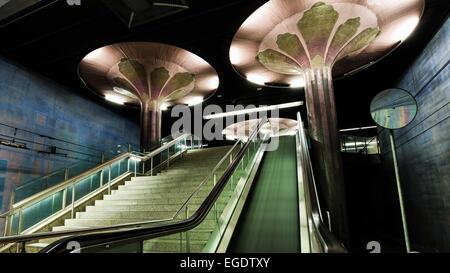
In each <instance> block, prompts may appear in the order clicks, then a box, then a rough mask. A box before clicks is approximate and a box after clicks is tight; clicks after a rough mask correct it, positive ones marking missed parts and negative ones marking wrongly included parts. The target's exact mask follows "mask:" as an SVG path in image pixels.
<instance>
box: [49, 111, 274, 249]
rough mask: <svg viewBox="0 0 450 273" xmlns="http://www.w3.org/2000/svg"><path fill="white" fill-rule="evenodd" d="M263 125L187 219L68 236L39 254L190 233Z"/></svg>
mask: <svg viewBox="0 0 450 273" xmlns="http://www.w3.org/2000/svg"><path fill="white" fill-rule="evenodd" d="M265 122H267V119H265V118H264V119H263V120H261V122H260V123H259V124H258V126H257V127H256V128H255V130H254V131H253V132H252V134H251V135H250V137H249V140H248V141H247V143H245V145H244V146H243V147H242V148H241V149H240V150H239V152H238V154H237V155H236V157H235V158H234V160H233V162H232V163H231V164H230V165H229V166H228V168H227V169H226V170H225V172H224V174H223V175H222V176H221V178H220V179H219V180H218V182H217V184H216V185H215V186H214V187H213V189H212V190H211V193H210V194H209V195H208V196H207V197H206V199H205V200H204V201H203V202H202V204H201V205H200V207H199V208H198V209H197V210H196V211H195V213H194V214H193V215H192V216H190V217H189V218H187V219H186V220H182V221H179V222H176V223H172V224H163V225H159V226H153V227H144V228H134V229H127V230H123V231H114V232H106V233H96V234H86V235H79V236H71V237H67V238H63V239H60V240H58V241H56V242H54V243H52V244H50V245H49V246H47V247H45V248H44V249H42V250H41V253H66V252H70V250H68V249H67V248H66V246H67V244H68V243H69V242H71V241H76V242H78V243H80V247H81V250H83V249H88V248H95V247H101V246H104V245H106V244H113V243H114V244H126V243H131V242H136V241H141V240H149V239H153V238H157V237H161V236H167V235H171V234H175V233H180V232H186V231H188V230H191V229H193V228H195V227H197V226H198V225H200V224H201V223H202V222H203V220H204V219H205V218H206V216H207V215H208V213H209V211H210V209H211V208H212V206H213V205H214V203H215V201H216V200H217V198H218V197H219V195H220V194H221V192H222V190H223V188H224V187H225V185H226V183H227V181H228V179H229V178H230V177H231V175H232V174H233V173H234V171H235V169H236V168H237V167H238V165H239V163H240V161H241V159H242V158H243V157H244V155H245V153H246V152H247V149H249V147H250V144H251V142H252V141H253V140H254V139H255V137H256V136H257V135H258V134H259V131H260V129H261V127H262V125H263V124H264V123H265Z"/></svg>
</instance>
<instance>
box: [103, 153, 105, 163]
mask: <svg viewBox="0 0 450 273" xmlns="http://www.w3.org/2000/svg"><path fill="white" fill-rule="evenodd" d="M103 163H105V152H102V164H103Z"/></svg>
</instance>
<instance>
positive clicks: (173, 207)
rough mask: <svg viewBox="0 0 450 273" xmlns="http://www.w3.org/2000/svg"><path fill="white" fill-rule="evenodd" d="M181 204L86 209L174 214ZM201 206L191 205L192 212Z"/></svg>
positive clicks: (90, 210) (221, 205)
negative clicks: (166, 212)
mask: <svg viewBox="0 0 450 273" xmlns="http://www.w3.org/2000/svg"><path fill="white" fill-rule="evenodd" d="M225 205H226V204H225V203H220V204H218V205H217V207H218V209H223V208H224V207H225ZM180 207H181V204H175V205H124V204H101V203H100V204H97V205H96V206H88V207H86V212H100V211H104V212H106V211H169V212H174V211H177V210H178V209H180ZM199 207H200V204H197V205H190V206H189V209H190V210H193V211H195V210H197V209H198V208H199Z"/></svg>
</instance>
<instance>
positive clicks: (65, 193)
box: [61, 176, 102, 209]
mask: <svg viewBox="0 0 450 273" xmlns="http://www.w3.org/2000/svg"><path fill="white" fill-rule="evenodd" d="M101 183H102V177H101V176H100V187H101ZM66 200H67V188H65V189H64V190H63V196H62V206H61V208H62V209H64V208H66Z"/></svg>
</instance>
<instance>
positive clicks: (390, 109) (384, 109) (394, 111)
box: [370, 88, 417, 129]
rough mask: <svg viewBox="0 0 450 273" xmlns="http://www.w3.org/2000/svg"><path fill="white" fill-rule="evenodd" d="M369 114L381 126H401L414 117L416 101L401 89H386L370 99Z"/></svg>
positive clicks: (389, 127) (408, 122)
mask: <svg viewBox="0 0 450 273" xmlns="http://www.w3.org/2000/svg"><path fill="white" fill-rule="evenodd" d="M370 114H371V116H372V118H373V120H374V121H375V122H376V123H377V124H378V125H379V126H381V127H383V128H386V129H399V128H403V127H405V126H407V125H408V124H410V123H411V122H412V121H413V120H414V118H415V117H416V115H417V102H416V100H415V99H414V97H413V96H412V95H411V94H410V93H408V92H407V91H405V90H403V89H398V88H391V89H387V90H385V91H383V92H381V93H380V94H378V95H377V96H376V97H375V98H374V99H373V100H372V103H371V104H370Z"/></svg>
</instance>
